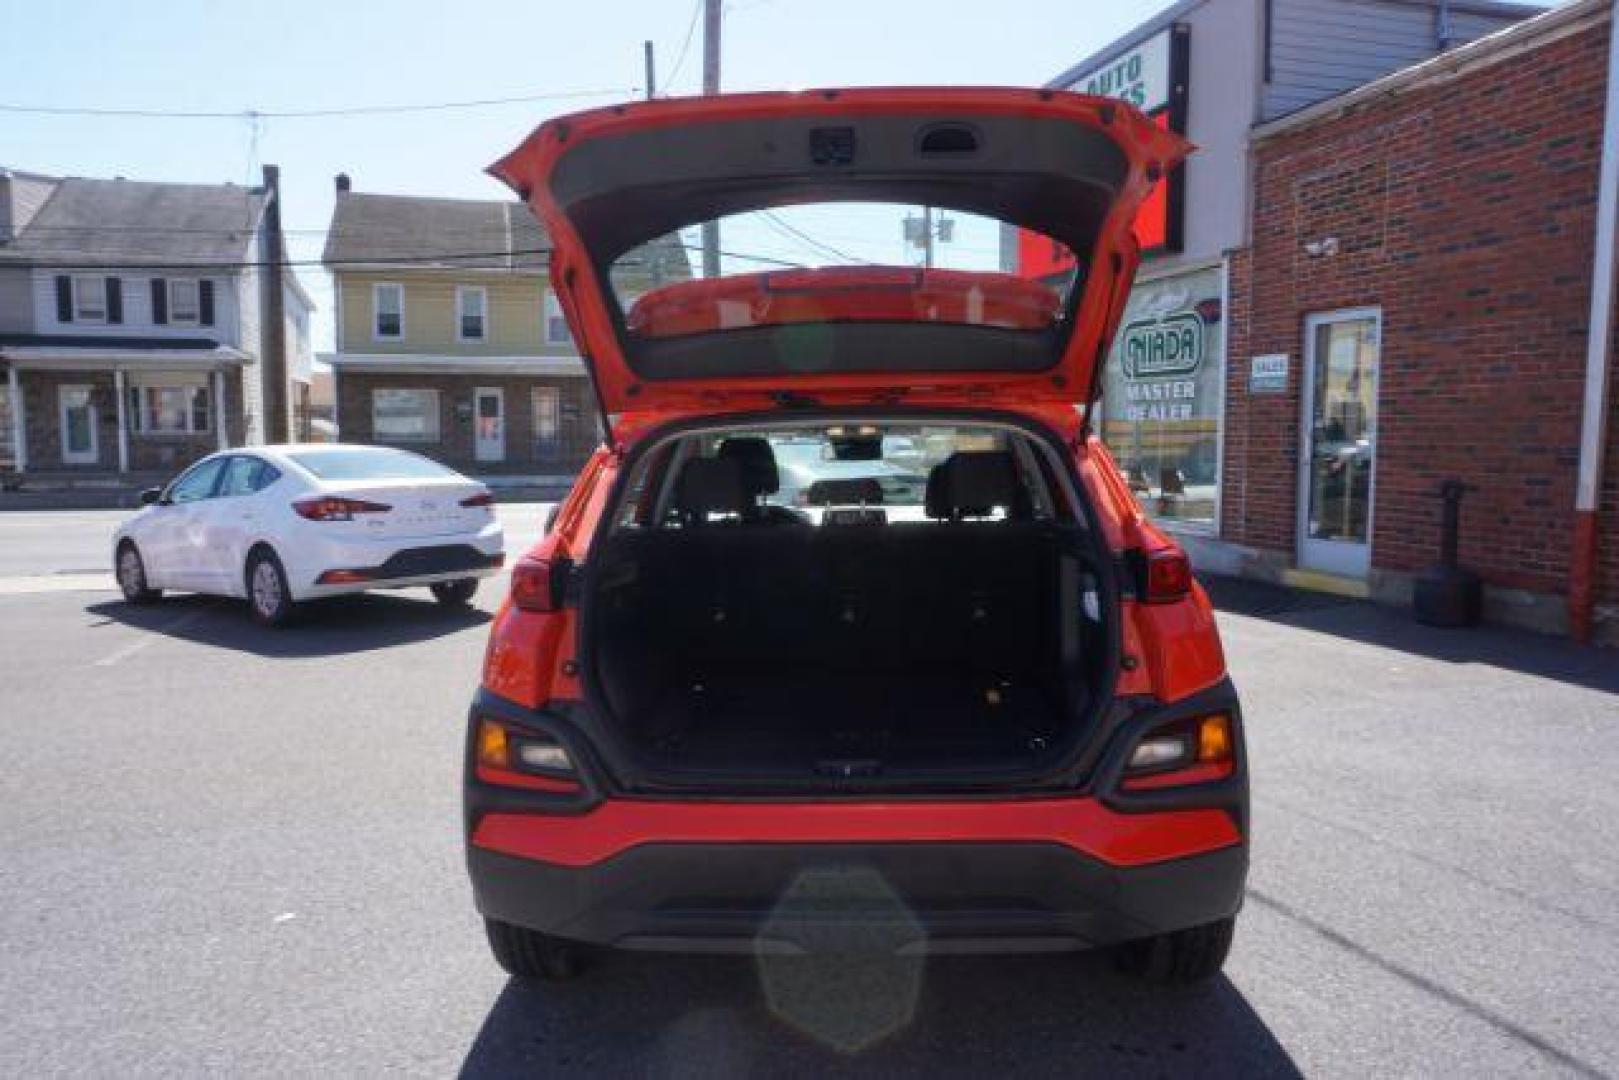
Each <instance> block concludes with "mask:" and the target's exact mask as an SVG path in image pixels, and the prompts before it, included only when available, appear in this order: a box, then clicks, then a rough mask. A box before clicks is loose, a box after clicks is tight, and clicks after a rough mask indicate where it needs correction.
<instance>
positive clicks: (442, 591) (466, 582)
mask: <svg viewBox="0 0 1619 1080" xmlns="http://www.w3.org/2000/svg"><path fill="white" fill-rule="evenodd" d="M432 588H433V599H434V600H437V601H438V602H439V603H441V604H443V605H444V606H445V607H447V608H464V607H467V606H468V605H470V604H471V603H472V598H473V596H474V595H476V594H477V592H478V579H477V578H464V579H462V580H461V581H441V582H439V583H438V584H437V585H434V586H433V587H432Z"/></svg>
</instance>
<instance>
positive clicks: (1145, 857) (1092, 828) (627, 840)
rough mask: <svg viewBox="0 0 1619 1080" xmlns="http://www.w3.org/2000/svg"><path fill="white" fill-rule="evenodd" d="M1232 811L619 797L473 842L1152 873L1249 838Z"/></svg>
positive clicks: (482, 826) (505, 823) (486, 823)
mask: <svg viewBox="0 0 1619 1080" xmlns="http://www.w3.org/2000/svg"><path fill="white" fill-rule="evenodd" d="M1241 840H1242V835H1241V833H1239V832H1238V831H1237V826H1236V823H1235V822H1234V821H1232V819H1231V817H1230V815H1228V814H1227V813H1226V812H1225V811H1223V810H1170V811H1165V812H1162V813H1148V814H1120V813H1116V812H1115V811H1112V810H1109V809H1108V808H1107V807H1105V806H1103V805H1102V804H1101V803H1099V802H1097V801H1096V800H1095V799H1032V800H1029V801H1026V802H904V803H896V802H863V803H714V802H708V803H701V802H658V801H641V800H629V799H609V800H607V801H606V802H603V803H602V804H600V805H599V806H597V807H596V808H595V809H593V810H591V811H590V812H588V813H585V814H579V815H576V816H563V815H553V814H509V813H493V814H486V815H485V816H484V817H483V819H482V820H481V821H479V822H478V826H477V828H476V829H475V830H474V831H473V835H472V843H473V845H474V846H476V847H479V848H482V849H484V850H486V851H494V852H498V853H500V854H503V855H513V856H516V857H518V858H522V859H534V860H537V861H539V862H546V863H552V864H555V865H559V866H575V867H577V866H590V865H593V864H595V863H599V862H602V861H604V860H606V859H610V858H612V857H613V856H615V855H618V854H620V853H622V852H624V851H627V850H629V849H630V848H633V847H638V846H640V845H642V844H704V843H707V844H713V843H720V844H726V843H731V844H851V843H853V844H859V843H872V844H882V843H896V844H905V843H974V842H986V841H987V842H991V843H995V842H999V843H1048V844H1061V845H1063V846H1065V847H1069V848H1072V849H1073V850H1075V851H1078V852H1081V853H1083V854H1085V855H1089V856H1091V857H1092V858H1096V859H1099V860H1101V861H1102V862H1105V863H1109V864H1111V865H1113V866H1142V865H1145V864H1148V863H1156V862H1164V861H1165V860H1168V859H1179V858H1184V857H1185V856H1188V855H1200V854H1202V853H1204V852H1207V851H1215V850H1217V849H1219V848H1224V847H1230V846H1231V845H1233V844H1237V843H1240V842H1241Z"/></svg>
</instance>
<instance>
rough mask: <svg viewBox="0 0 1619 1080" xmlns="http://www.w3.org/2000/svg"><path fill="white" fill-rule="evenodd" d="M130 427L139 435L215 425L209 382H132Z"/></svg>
mask: <svg viewBox="0 0 1619 1080" xmlns="http://www.w3.org/2000/svg"><path fill="white" fill-rule="evenodd" d="M129 416H130V426H131V429H132V430H133V431H134V432H135V434H137V435H195V434H201V433H204V432H207V431H211V430H212V429H213V401H212V399H211V398H210V397H209V395H208V386H207V384H206V383H184V384H172V385H165V384H153V383H140V382H135V383H131V384H130V387H129Z"/></svg>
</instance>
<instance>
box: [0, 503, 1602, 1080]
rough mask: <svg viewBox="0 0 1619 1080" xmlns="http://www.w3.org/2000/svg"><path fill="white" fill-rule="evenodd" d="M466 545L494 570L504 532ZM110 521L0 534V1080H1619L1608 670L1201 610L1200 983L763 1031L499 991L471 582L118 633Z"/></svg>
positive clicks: (130, 619)
mask: <svg viewBox="0 0 1619 1080" xmlns="http://www.w3.org/2000/svg"><path fill="white" fill-rule="evenodd" d="M502 516H503V518H504V519H505V520H506V522H507V525H508V536H509V538H510V542H511V543H512V546H514V547H517V546H521V545H523V544H525V543H526V542H527V541H528V540H529V539H531V538H532V537H533V535H534V534H535V532H537V530H538V526H539V520H540V509H539V508H538V507H536V506H508V507H502ZM118 517H119V515H118V514H116V513H105V514H102V513H71V514H70V513H49V512H41V513H25V512H18V513H8V514H4V515H0V641H3V643H4V648H3V649H0V686H3V687H4V689H3V691H0V694H3V697H0V701H3V706H0V723H3V725H4V735H5V740H6V742H5V746H6V751H5V758H4V760H5V767H4V768H3V769H0V822H3V826H4V827H3V829H0V845H3V850H0V943H3V946H0V948H3V955H4V963H3V965H0V1017H3V1019H0V1073H3V1074H5V1075H12V1076H32V1075H40V1074H46V1073H53V1074H54V1073H68V1074H88V1075H108V1074H118V1075H130V1074H138V1075H145V1074H158V1073H162V1074H169V1073H187V1074H189V1073H215V1074H218V1073H226V1074H233V1075H234V1074H273V1075H290V1074H307V1073H317V1072H318V1073H326V1074H330V1073H336V1074H361V1075H373V1074H379V1073H383V1072H395V1071H397V1072H407V1073H413V1074H423V1075H436V1076H443V1075H448V1074H453V1073H457V1072H460V1073H462V1074H464V1075H467V1076H485V1075H490V1076H493V1075H510V1074H513V1073H556V1072H563V1071H567V1072H576V1073H585V1074H626V1073H627V1074H653V1075H702V1076H715V1075H728V1074H734V1073H747V1072H759V1073H763V1072H769V1073H772V1074H811V1073H816V1074H821V1073H825V1072H826V1071H828V1069H829V1068H834V1067H835V1068H840V1069H845V1070H848V1071H851V1072H857V1073H869V1074H873V1075H876V1074H883V1075H894V1074H912V1073H915V1074H920V1073H926V1074H930V1075H954V1074H977V1075H982V1074H984V1073H986V1072H995V1073H1005V1072H1012V1071H1018V1072H1026V1073H1034V1074H1063V1075H1099V1076H1102V1075H1105V1076H1118V1075H1129V1074H1142V1075H1163V1074H1179V1073H1190V1072H1195V1073H1199V1074H1213V1075H1243V1076H1258V1075H1293V1074H1299V1073H1303V1074H1307V1075H1324V1076H1336V1075H1364V1074H1368V1073H1378V1074H1402V1075H1440V1074H1446V1075H1465V1074H1475V1075H1503V1074H1508V1075H1526V1074H1533V1075H1580V1076H1598V1075H1614V1074H1616V1073H1619V1027H1616V1026H1615V1023H1614V1018H1615V1016H1616V1015H1619V794H1616V792H1619V786H1616V782H1615V777H1619V654H1616V653H1614V652H1612V651H1599V650H1588V649H1579V648H1575V647H1572V646H1570V645H1567V644H1566V643H1562V642H1558V641H1554V640H1550V639H1546V638H1540V637H1534V636H1530V635H1524V634H1517V633H1508V632H1503V631H1471V632H1469V631H1449V632H1446V631H1434V630H1427V629H1422V628H1418V627H1416V626H1414V625H1412V624H1410V623H1409V621H1408V620H1406V619H1405V618H1404V617H1403V616H1402V615H1400V614H1399V613H1394V612H1387V611H1382V610H1378V609H1375V608H1370V607H1367V606H1365V605H1361V604H1357V603H1353V602H1347V601H1338V600H1332V599H1325V598H1313V597H1312V598H1301V597H1299V596H1296V595H1294V594H1289V593H1285V592H1281V591H1279V590H1271V589H1268V588H1264V587H1259V586H1250V585H1239V584H1235V583H1225V582H1221V583H1215V584H1214V591H1215V593H1216V597H1217V599H1218V600H1219V601H1220V603H1221V605H1222V623H1223V627H1224V631H1225V635H1226V643H1227V647H1228V651H1229V654H1230V661H1231V666H1232V670H1233V674H1234V676H1235V678H1236V680H1237V681H1238V684H1239V687H1240V688H1241V690H1242V692H1243V694H1244V700H1245V707H1246V710H1247V715H1248V722H1249V737H1250V742H1251V760H1252V766H1253V774H1254V813H1255V839H1254V853H1253V854H1254V868H1253V874H1252V878H1251V880H1250V892H1249V898H1248V904H1247V908H1246V911H1245V913H1244V915H1243V917H1242V919H1241V921H1240V922H1239V928H1238V936H1237V944H1236V947H1235V950H1234V952H1233V955H1232V959H1231V962H1230V964H1229V965H1228V968H1227V973H1228V977H1227V978H1225V979H1222V980H1219V981H1217V982H1215V983H1213V984H1211V985H1208V986H1206V987H1202V988H1197V989H1193V990H1186V991H1175V992H1164V991H1156V990H1151V989H1146V988H1142V987H1139V986H1137V985H1135V984H1133V983H1131V982H1128V981H1125V980H1123V979H1121V978H1119V977H1117V976H1115V975H1114V974H1113V973H1112V972H1111V971H1110V969H1109V967H1108V965H1107V964H1106V962H1105V961H1104V960H1103V959H1102V958H1100V957H1067V956H1056V957H1041V958H1028V959H978V958H952V959H938V960H932V961H927V962H925V963H908V962H903V961H895V962H894V963H893V964H892V965H886V964H874V965H866V966H863V967H861V968H859V969H858V970H851V969H839V968H837V967H835V966H834V967H818V968H814V969H811V970H808V971H801V972H798V973H797V976H796V977H798V978H799V979H800V982H799V985H798V986H797V989H796V991H795V993H794V994H792V995H790V996H789V997H788V998H786V999H784V998H783V997H782V996H781V995H779V994H778V995H771V994H767V993H766V992H765V991H764V989H763V988H762V979H763V980H768V979H770V978H771V977H772V976H773V973H771V972H764V973H761V971H760V970H759V969H758V967H757V966H756V964H755V963H754V962H753V961H750V960H745V959H725V958H712V957H710V958H672V957H656V956H615V957H610V958H608V959H606V960H605V961H604V962H603V963H601V964H600V965H599V966H598V967H597V968H595V969H594V970H592V971H591V972H590V973H589V975H587V977H586V978H585V979H584V980H583V981H581V982H578V983H575V984H572V985H568V986H565V987H548V986H527V985H521V984H517V983H513V982H511V981H509V980H507V979H506V978H505V977H504V976H503V975H502V974H501V972H500V971H499V970H498V969H497V968H496V967H495V966H494V964H493V962H492V961H491V960H490V959H489V957H488V955H487V951H486V949H485V946H484V943H483V939H482V932H481V928H480V926H479V923H478V919H477V917H476V915H475V914H474V912H473V910H472V907H471V902H470V896H469V891H468V888H467V885H466V882H465V878H464V875H463V872H462V868H461V861H460V860H461V852H460V847H459V844H460V837H459V801H458V800H459V796H458V790H457V783H458V770H459V754H460V744H461V738H462V715H463V709H464V707H465V704H466V701H467V699H468V696H469V694H470V693H471V691H472V689H473V685H474V682H475V680H476V677H477V669H478V663H479V659H480V655H481V652H482V649H483V644H484V637H485V634H486V631H487V626H486V624H487V620H488V617H489V612H490V611H491V610H492V609H493V607H494V606H495V604H496V602H497V599H498V594H499V588H500V587H499V585H498V584H495V583H486V584H485V586H484V588H483V590H482V591H481V592H480V594H479V597H478V609H477V610H475V611H473V612H470V613H460V614H446V613H444V612H441V611H440V610H439V609H438V608H437V607H436V606H435V605H434V604H433V603H432V602H431V601H430V600H429V599H428V598H427V595H426V593H425V592H420V593H414V594H413V593H403V594H398V595H377V596H368V597H363V598H357V599H351V600H343V601H333V602H329V603H327V604H325V605H322V606H321V608H320V609H319V610H317V611H316V612H314V613H313V614H312V615H311V617H310V618H309V619H308V620H307V621H306V622H305V623H304V624H303V625H301V626H299V627H297V628H296V629H293V630H290V631H282V632H275V631H266V630H260V629H258V628H256V627H254V626H253V625H251V624H250V623H249V622H248V620H247V616H246V613H245V611H244V610H243V609H242V607H241V606H240V605H239V604H236V603H232V602H227V601H222V600H212V599H203V598H184V597H182V598H173V599H170V600H168V601H165V602H164V603H162V604H160V605H157V606H155V607H149V608H129V607H126V606H125V605H123V604H122V603H120V602H118V599H117V596H116V594H115V593H114V592H112V591H111V581H110V577H109V576H108V575H106V573H105V571H104V569H102V568H101V567H102V564H104V562H105V559H106V537H107V535H108V533H109V532H110V530H111V527H112V524H113V522H115V521H116V520H117V519H118ZM772 1001H774V1002H775V1006H774V1007H773V1006H772ZM851 1047H859V1049H853V1050H851V1049H850V1048H851ZM840 1048H841V1049H840Z"/></svg>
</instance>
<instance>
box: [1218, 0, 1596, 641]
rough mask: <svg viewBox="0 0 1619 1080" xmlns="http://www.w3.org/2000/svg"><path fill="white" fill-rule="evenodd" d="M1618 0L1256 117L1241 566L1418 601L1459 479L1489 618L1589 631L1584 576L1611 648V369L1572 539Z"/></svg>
mask: <svg viewBox="0 0 1619 1080" xmlns="http://www.w3.org/2000/svg"><path fill="white" fill-rule="evenodd" d="M1611 11H1612V5H1611V4H1610V3H1607V2H1606V0H1579V2H1575V3H1571V4H1569V5H1567V6H1565V7H1562V8H1558V9H1555V10H1553V11H1551V12H1548V13H1546V14H1544V15H1541V16H1538V17H1537V18H1535V19H1532V20H1530V21H1528V22H1524V23H1521V24H1519V25H1517V26H1514V27H1512V28H1510V29H1507V30H1504V31H1501V32H1499V33H1496V34H1493V35H1491V36H1489V37H1486V38H1483V39H1481V40H1479V41H1476V42H1473V43H1471V44H1469V45H1465V46H1462V47H1460V48H1457V49H1454V50H1452V51H1449V52H1446V53H1444V54H1442V55H1440V56H1438V57H1436V58H1434V59H1432V60H1429V61H1427V62H1424V63H1421V64H1418V65H1415V66H1413V67H1409V68H1406V69H1404V70H1402V71H1399V72H1397V73H1395V74H1393V75H1390V76H1387V77H1385V78H1382V79H1379V80H1377V81H1375V82H1372V83H1369V84H1367V85H1366V86H1363V87H1361V88H1359V89H1357V90H1352V91H1350V92H1348V93H1345V94H1342V95H1340V96H1338V97H1336V98H1333V99H1331V100H1329V101H1326V102H1323V103H1320V104H1318V105H1315V106H1312V107H1309V108H1306V109H1303V110H1300V111H1298V112H1296V113H1293V114H1291V115H1288V116H1286V117H1283V118H1280V119H1277V120H1274V121H1271V122H1268V123H1262V124H1260V125H1258V126H1257V127H1256V128H1255V129H1254V130H1253V132H1252V135H1251V141H1252V148H1253V194H1252V204H1251V205H1252V219H1251V233H1250V242H1249V244H1248V245H1247V246H1246V247H1244V248H1241V249H1239V250H1236V251H1234V252H1232V253H1231V256H1230V264H1229V266H1230V269H1229V273H1230V294H1229V295H1230V302H1229V305H1228V310H1227V312H1226V316H1227V318H1226V323H1227V334H1228V354H1227V355H1228V362H1227V366H1226V375H1225V411H1224V440H1223V469H1222V484H1223V486H1222V493H1221V494H1222V498H1221V501H1220V523H1219V539H1220V541H1221V543H1222V544H1224V545H1226V547H1227V549H1228V550H1227V556H1228V558H1230V559H1234V561H1236V562H1237V563H1238V564H1239V565H1240V566H1241V567H1242V568H1243V569H1244V570H1246V571H1248V572H1250V573H1256V574H1260V575H1266V576H1278V577H1284V578H1286V577H1291V578H1294V579H1298V578H1300V577H1301V576H1306V575H1311V574H1315V575H1319V576H1320V577H1321V579H1322V581H1323V582H1325V583H1327V584H1329V586H1330V584H1331V582H1333V581H1337V582H1346V581H1347V582H1350V583H1358V584H1359V585H1360V587H1361V588H1363V589H1364V590H1365V591H1366V592H1368V593H1369V594H1370V595H1372V596H1373V597H1374V598H1377V599H1380V600H1384V601H1387V602H1391V603H1407V602H1409V598H1410V591H1411V583H1412V575H1413V574H1414V573H1415V572H1416V571H1418V570H1420V569H1421V568H1422V567H1424V566H1425V565H1428V564H1430V563H1432V562H1433V561H1434V560H1435V557H1436V552H1437V547H1438V521H1439V512H1440V503H1439V500H1438V499H1437V498H1436V492H1437V489H1438V486H1439V484H1440V482H1441V481H1442V480H1445V479H1449V478H1455V479H1459V480H1461V481H1463V482H1465V483H1466V484H1468V485H1469V486H1470V488H1471V489H1472V490H1471V491H1470V493H1469V494H1468V495H1467V497H1466V500H1465V502H1464V506H1463V513H1462V541H1461V549H1460V554H1461V560H1462V562H1463V564H1464V565H1466V566H1468V567H1470V568H1472V569H1473V570H1475V571H1477V572H1479V573H1480V574H1481V575H1482V576H1483V578H1484V579H1485V582H1486V585H1487V589H1486V615H1487V617H1490V618H1492V619H1494V620H1497V621H1503V622H1509V623H1516V624H1521V625H1529V626H1534V627H1537V628H1540V629H1545V630H1551V631H1554V632H1564V631H1567V630H1568V629H1570V610H1571V605H1572V606H1573V608H1574V609H1575V627H1574V628H1575V629H1576V631H1577V632H1578V631H1579V630H1580V629H1582V628H1581V626H1580V621H1581V617H1580V614H1579V608H1580V606H1581V603H1582V595H1581V591H1580V584H1579V583H1580V581H1581V577H1582V575H1583V574H1585V573H1586V572H1587V571H1588V570H1591V571H1593V572H1592V573H1591V574H1590V576H1589V578H1588V580H1589V582H1590V586H1591V589H1590V593H1589V595H1588V596H1586V597H1584V598H1583V599H1584V600H1586V601H1589V602H1590V603H1591V604H1592V605H1593V608H1594V610H1593V611H1592V615H1593V616H1594V619H1593V626H1592V629H1593V631H1594V636H1595V637H1596V638H1598V639H1599V640H1605V641H1608V642H1619V421H1615V420H1613V419H1612V412H1613V410H1614V409H1615V403H1614V400H1613V383H1614V382H1615V381H1619V379H1616V377H1615V376H1614V375H1612V374H1610V375H1609V379H1608V390H1609V393H1608V397H1607V400H1606V401H1605V402H1602V401H1601V400H1600V398H1598V399H1596V400H1597V402H1598V404H1597V405H1596V406H1592V408H1593V409H1597V408H1600V409H1601V410H1604V411H1607V412H1608V414H1609V417H1610V422H1609V423H1608V427H1607V439H1606V443H1605V449H1604V451H1603V453H1602V455H1601V456H1604V457H1605V470H1603V471H1602V472H1601V473H1599V474H1597V475H1600V476H1603V477H1604V478H1605V479H1603V480H1602V482H1601V486H1600V507H1599V511H1598V513H1596V515H1595V516H1594V521H1595V525H1596V533H1595V535H1596V536H1598V537H1600V538H1601V540H1600V542H1599V545H1598V548H1597V554H1596V556H1595V559H1594V566H1593V565H1592V564H1591V563H1590V562H1588V561H1587V556H1586V555H1585V554H1577V553H1576V545H1575V542H1574V535H1575V532H1576V521H1577V519H1578V515H1576V505H1575V504H1576V499H1575V488H1576V476H1577V474H1578V472H1579V469H1580V462H1581V428H1582V421H1583V420H1584V419H1585V413H1586V411H1587V404H1586V402H1587V397H1588V392H1587V366H1588V357H1587V352H1588V334H1587V328H1588V326H1589V325H1590V323H1591V321H1592V318H1593V307H1592V295H1593V280H1594V279H1599V278H1600V275H1599V274H1596V273H1594V272H1593V266H1594V260H1595V257H1596V245H1597V233H1598V229H1597V212H1598V188H1599V182H1598V175H1599V167H1600V165H1601V159H1602V151H1603V138H1604V111H1605V110H1604V99H1605V97H1606V95H1607V92H1608V90H1607V80H1608V71H1609V63H1610V58H1609V33H1610V22H1611ZM1614 122H1615V121H1613V120H1609V121H1608V123H1610V124H1611V123H1614ZM1609 257H1610V258H1611V251H1610V252H1609ZM1600 312H1601V305H1600V304H1599V305H1598V306H1597V309H1596V313H1597V314H1598V316H1599V317H1600ZM1598 344H1601V343H1598ZM1593 351H1594V352H1595V354H1596V356H1597V358H1598V365H1600V363H1601V362H1602V359H1601V358H1602V357H1603V355H1604V354H1605V362H1606V364H1607V365H1608V366H1609V370H1610V372H1612V369H1613V367H1614V366H1615V349H1614V348H1612V347H1609V348H1607V349H1606V350H1601V349H1598V350H1593ZM1597 370H1600V366H1598V368H1597ZM1596 456H1597V455H1592V457H1596ZM1588 469H1589V466H1588ZM1587 475H1588V476H1589V475H1591V473H1590V472H1588V473H1587ZM1586 517H1587V520H1589V519H1590V515H1586Z"/></svg>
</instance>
